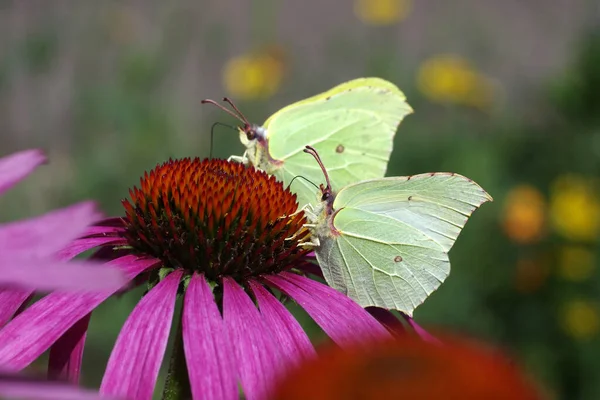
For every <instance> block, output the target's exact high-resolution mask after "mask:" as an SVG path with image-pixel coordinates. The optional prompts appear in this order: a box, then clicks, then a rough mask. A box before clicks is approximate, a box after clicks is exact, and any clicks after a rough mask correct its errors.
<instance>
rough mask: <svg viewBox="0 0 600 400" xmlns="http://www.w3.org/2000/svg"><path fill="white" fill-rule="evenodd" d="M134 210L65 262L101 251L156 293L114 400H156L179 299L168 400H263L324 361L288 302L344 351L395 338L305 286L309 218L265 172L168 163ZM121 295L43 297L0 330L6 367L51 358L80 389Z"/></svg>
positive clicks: (150, 295) (139, 309) (137, 312)
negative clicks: (101, 319)
mask: <svg viewBox="0 0 600 400" xmlns="http://www.w3.org/2000/svg"><path fill="white" fill-rule="evenodd" d="M123 206H124V215H123V216H122V217H118V218H112V219H108V220H104V221H102V222H100V223H98V224H96V225H95V226H94V227H92V228H90V230H89V232H88V234H87V235H85V236H84V237H82V238H80V239H78V240H76V241H75V242H74V243H73V244H72V245H70V246H69V247H67V248H66V249H65V250H64V251H63V252H62V253H61V254H62V255H63V256H64V257H66V258H68V257H73V256H75V255H76V254H79V253H81V252H83V251H86V250H89V249H98V252H97V257H98V258H100V257H102V258H103V259H105V260H107V261H106V265H108V266H113V267H118V268H120V269H121V270H122V271H124V272H125V273H126V274H127V276H128V278H129V279H130V280H132V281H134V282H136V283H147V284H148V292H147V294H146V295H145V296H144V297H143V298H142V299H141V300H140V302H139V303H138V304H137V306H136V307H135V309H134V310H133V311H132V313H131V315H130V316H129V317H128V319H127V321H126V322H125V324H124V326H123V328H122V329H121V332H120V334H119V337H118V339H117V342H116V344H115V346H114V349H113V351H112V353H111V356H110V359H109V361H108V366H107V368H106V372H105V374H104V378H103V380H102V384H101V388H100V391H101V393H103V394H107V395H111V396H114V397H123V398H127V399H150V398H151V397H152V394H153V392H154V386H155V384H156V380H157V377H158V371H159V367H160V364H161V362H162V360H163V357H164V353H165V349H166V345H167V340H168V336H169V331H170V328H171V322H172V320H173V315H174V313H175V301H176V298H177V297H178V296H181V297H182V298H183V307H182V312H181V315H180V316H177V317H176V320H177V321H178V322H177V323H178V324H179V329H178V331H177V332H178V333H177V337H176V338H175V346H174V350H173V355H172V357H171V368H170V374H169V378H168V381H167V384H166V388H165V392H164V394H163V396H164V397H165V398H189V397H190V396H191V397H193V398H195V399H234V398H238V395H239V392H238V383H239V384H240V385H241V387H242V390H243V392H244V394H245V396H246V398H249V399H254V398H264V397H265V396H266V395H267V393H268V392H269V390H270V386H271V385H272V382H273V381H274V380H275V379H276V377H277V376H278V375H279V374H280V373H281V372H282V371H283V370H285V369H286V368H287V367H289V366H290V365H293V364H295V363H297V362H299V361H300V360H302V359H304V358H307V357H311V356H313V355H314V349H313V347H312V345H311V343H310V341H309V339H308V337H307V335H306V333H305V332H304V330H303V329H302V328H301V326H300V325H299V323H298V322H297V321H296V320H295V319H294V317H293V316H292V314H290V313H289V311H288V310H287V309H286V308H285V307H284V305H283V304H282V300H284V299H285V298H291V299H293V300H294V301H296V302H297V303H298V304H299V305H300V306H301V307H302V308H304V310H306V312H307V313H308V314H309V315H310V316H311V317H312V318H313V319H314V320H315V322H316V323H317V324H319V325H320V326H321V328H322V329H323V330H324V331H325V333H326V334H328V335H329V337H330V338H331V339H332V340H333V341H334V342H336V343H338V344H340V345H347V344H350V343H353V342H354V341H355V340H356V338H358V337H360V338H361V339H364V338H365V337H385V336H388V335H389V333H388V331H387V330H386V329H385V328H384V327H383V326H382V325H381V324H380V323H379V322H378V321H377V320H376V319H375V318H374V317H372V316H371V315H370V314H369V313H368V312H367V311H365V310H364V309H362V308H361V307H360V306H359V305H357V304H356V303H354V302H353V301H352V300H351V299H350V298H348V297H346V296H345V295H343V294H341V293H339V292H337V291H335V290H334V289H332V288H330V287H328V286H326V285H325V284H322V283H319V282H317V281H314V280H312V279H310V278H307V277H306V276H304V275H305V271H306V270H310V268H311V266H312V267H313V268H314V264H311V263H310V257H309V256H308V254H307V253H308V251H309V250H308V249H307V248H306V247H304V246H303V243H305V242H308V240H309V237H308V236H309V232H308V230H307V229H306V228H305V227H304V224H305V222H306V220H305V217H304V215H303V213H302V212H301V211H300V212H297V202H296V196H295V195H294V194H292V193H291V192H290V191H288V190H287V189H285V188H284V187H283V185H282V183H280V182H278V181H276V180H275V178H274V177H272V176H269V175H267V174H265V173H264V172H261V171H259V170H256V169H254V168H252V167H245V166H244V165H242V164H238V163H233V162H227V161H223V160H203V161H202V160H200V159H198V158H196V159H181V160H170V161H168V162H166V163H164V164H162V165H159V166H157V167H156V168H155V169H154V170H152V171H151V172H150V173H146V174H144V176H143V177H142V178H141V180H140V186H139V187H135V188H133V189H132V190H130V199H128V200H124V201H123ZM113 293H114V291H106V292H105V293H102V294H88V293H81V294H75V293H58V292H56V293H52V294H49V295H47V296H46V297H44V298H42V299H41V300H39V301H38V302H36V303H35V304H33V305H32V306H30V307H29V308H27V309H26V310H24V311H23V312H22V313H21V314H20V315H18V316H17V317H16V318H14V319H13V320H12V321H11V322H10V323H8V324H7V325H6V326H5V327H4V329H2V330H1V331H0V364H2V365H6V366H9V367H10V368H12V369H13V370H19V369H22V368H24V367H26V366H27V365H29V364H30V363H31V362H33V361H34V360H35V359H36V358H37V357H39V356H40V355H41V354H42V353H43V352H44V351H46V350H47V349H48V348H50V347H51V351H50V360H49V364H50V372H51V374H53V375H54V376H60V377H62V378H67V379H70V380H73V381H74V380H77V378H78V375H79V366H80V364H81V356H82V351H83V344H84V341H85V333H86V330H87V325H88V322H89V319H90V314H91V312H92V311H93V310H94V309H95V308H96V307H97V306H98V305H99V304H100V303H102V302H103V301H104V300H105V299H107V298H108V297H109V296H111V295H112V294H113ZM188 379H189V382H188ZM186 389H190V390H191V394H186V393H185V391H186Z"/></svg>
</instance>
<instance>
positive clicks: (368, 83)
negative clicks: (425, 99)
mask: <svg viewBox="0 0 600 400" xmlns="http://www.w3.org/2000/svg"><path fill="white" fill-rule="evenodd" d="M205 102H206V101H205ZM230 104H231V103H230ZM234 109H235V107H234ZM235 110H236V111H237V112H238V114H240V115H241V113H239V111H238V110H237V109H235ZM411 112H412V109H411V108H410V106H409V105H408V104H407V103H406V97H405V96H404V94H403V93H402V92H401V91H400V90H399V89H398V88H397V87H396V86H395V85H394V84H392V83H390V82H387V81H385V80H383V79H379V78H359V79H355V80H352V81H349V82H346V83H342V84H340V85H338V86H336V87H334V88H332V89H330V90H328V91H326V92H324V93H321V94H318V95H316V96H313V97H310V98H308V99H305V100H301V101H299V102H296V103H294V104H291V105H289V106H287V107H284V108H283V109H281V110H280V111H278V112H276V113H275V114H273V115H272V116H271V117H269V118H268V119H267V120H266V121H265V123H264V124H262V125H260V126H259V125H255V124H250V123H248V121H246V120H245V118H243V117H242V118H240V117H238V118H240V119H241V120H242V121H243V122H244V124H243V126H241V127H240V140H241V142H242V144H244V146H245V147H246V153H245V154H244V156H242V157H241V158H236V159H239V160H240V161H242V162H245V163H248V164H250V165H253V166H255V167H257V168H259V169H262V170H264V171H266V172H267V173H270V174H273V175H275V176H276V177H277V178H278V179H279V180H280V181H283V182H284V184H286V185H287V184H289V183H290V182H291V181H292V179H294V178H295V177H296V176H302V177H304V178H306V179H307V180H310V181H317V180H319V179H320V178H321V171H320V169H319V168H318V167H316V166H315V165H314V164H313V163H310V162H306V159H305V158H304V157H303V150H304V147H305V146H306V145H310V146H312V147H314V148H316V149H317V151H319V153H320V154H321V157H322V158H323V160H324V161H325V162H326V163H327V164H328V166H329V171H330V175H331V182H332V184H333V187H334V189H336V190H337V189H339V188H342V187H344V186H345V185H348V184H350V183H353V182H356V181H360V180H363V179H370V178H377V177H383V176H384V175H385V171H386V168H387V163H388V161H389V158H390V154H391V152H392V148H393V139H394V135H395V133H396V130H397V128H398V125H399V124H400V122H401V121H402V119H403V118H404V117H405V116H406V115H408V114H410V113H411ZM296 182H298V183H297V184H295V185H294V186H295V187H292V188H291V190H292V191H294V192H295V193H296V194H297V196H298V202H299V207H303V206H304V205H306V204H309V203H311V202H312V201H313V199H314V188H313V186H312V185H311V184H309V183H308V182H306V181H303V180H297V181H296Z"/></svg>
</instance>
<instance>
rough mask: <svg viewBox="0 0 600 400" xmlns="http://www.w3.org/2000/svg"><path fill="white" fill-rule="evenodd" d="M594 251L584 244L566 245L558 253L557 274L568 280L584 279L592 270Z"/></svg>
mask: <svg viewBox="0 0 600 400" xmlns="http://www.w3.org/2000/svg"><path fill="white" fill-rule="evenodd" d="M595 266H596V253H595V252H594V251H592V250H590V249H588V248H587V247H585V246H581V245H567V246H563V247H562V248H561V249H560V253H559V255H558V274H559V275H560V276H561V277H563V278H564V279H568V280H570V281H577V282H579V281H584V280H586V279H588V278H589V277H590V276H591V275H592V273H593V272H594V268H595Z"/></svg>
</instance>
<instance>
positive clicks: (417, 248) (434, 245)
mask: <svg viewBox="0 0 600 400" xmlns="http://www.w3.org/2000/svg"><path fill="white" fill-rule="evenodd" d="M304 152H306V153H308V154H311V155H312V156H313V157H314V158H315V159H316V160H317V165H318V166H319V168H320V169H321V170H322V173H323V174H324V175H325V181H326V186H324V185H322V184H321V186H320V193H319V196H320V203H319V204H318V205H317V206H315V207H312V210H311V206H307V209H306V210H305V212H306V215H307V218H308V219H309V221H310V222H311V223H310V224H309V225H308V226H309V228H310V229H311V234H312V237H313V238H312V243H308V245H312V246H314V251H315V254H316V258H317V261H318V263H319V265H320V267H321V269H322V271H323V275H324V278H325V280H326V281H327V283H328V284H329V285H330V286H332V287H333V288H335V289H337V290H338V291H341V292H342V293H345V294H346V295H347V296H349V297H350V298H352V299H353V300H354V301H356V302H357V303H358V304H360V305H361V306H363V307H367V306H377V307H383V308H387V309H394V310H398V311H401V312H403V313H405V314H407V315H408V316H412V313H413V311H414V309H415V308H416V307H417V306H418V305H419V304H421V303H422V302H423V301H424V300H425V299H426V298H427V297H428V296H429V295H430V294H431V293H432V292H433V291H434V290H436V289H437V288H438V287H439V286H440V284H441V283H442V282H444V280H445V279H446V277H447V276H448V275H449V273H450V260H449V258H448V251H449V250H450V249H451V248H452V245H454V242H455V241H456V238H457V237H458V235H459V233H460V232H461V230H462V228H463V227H464V225H465V224H466V222H467V219H468V218H469V216H470V215H471V214H472V213H473V211H475V209H476V208H478V207H479V206H481V205H482V204H483V203H485V202H486V201H491V200H492V197H491V196H490V195H489V194H488V193H487V192H486V191H485V190H483V189H482V188H481V187H480V186H479V185H478V184H476V183H475V182H473V181H472V180H470V179H468V178H465V177H464V176H461V175H458V174H455V173H447V172H434V173H427V174H420V175H412V176H401V177H387V178H379V179H369V180H363V181H360V182H356V183H352V184H350V185H347V186H344V187H343V188H341V189H340V190H339V191H337V192H336V191H334V190H332V187H331V182H330V178H329V176H328V171H327V170H326V169H325V166H324V163H323V161H322V159H321V158H320V157H319V154H318V152H317V151H316V150H315V149H314V148H312V147H310V146H306V149H305V150H304Z"/></svg>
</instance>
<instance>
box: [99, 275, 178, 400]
mask: <svg viewBox="0 0 600 400" xmlns="http://www.w3.org/2000/svg"><path fill="white" fill-rule="evenodd" d="M181 276H182V272H181V271H180V270H178V271H174V272H172V273H170V274H169V275H168V276H167V277H166V278H165V279H163V280H162V281H161V282H160V283H159V284H158V285H156V286H155V287H154V288H153V289H152V290H150V292H148V294H146V296H144V297H143V298H142V300H140V302H139V303H138V304H137V306H136V307H135V308H134V310H133V311H132V312H131V315H129V318H127V321H126V322H125V325H124V326H123V328H122V329H121V333H119V337H118V338H117V343H116V344H115V347H114V348H113V351H112V353H111V354H110V359H109V360H108V366H107V367H106V372H105V374H104V378H103V379H102V384H101V385H100V393H102V394H108V395H113V396H115V397H124V398H126V399H130V400H142V399H152V394H153V393H154V386H155V385H156V379H157V378H158V371H159V369H160V364H161V362H162V359H163V357H164V354H165V349H166V348H167V341H168V339H169V331H170V329H171V322H172V320H173V311H174V310H175V297H176V295H177V289H178V287H179V281H180V279H181Z"/></svg>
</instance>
